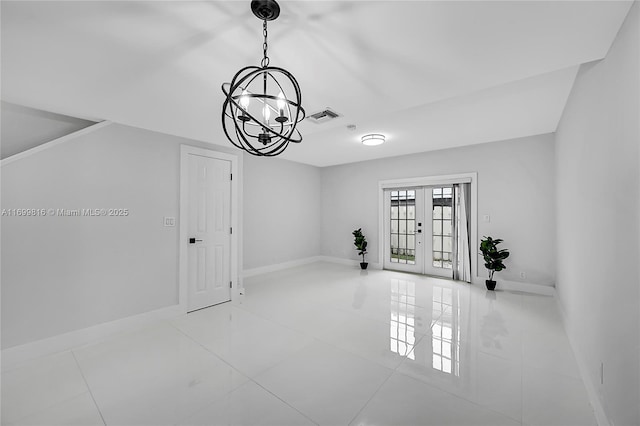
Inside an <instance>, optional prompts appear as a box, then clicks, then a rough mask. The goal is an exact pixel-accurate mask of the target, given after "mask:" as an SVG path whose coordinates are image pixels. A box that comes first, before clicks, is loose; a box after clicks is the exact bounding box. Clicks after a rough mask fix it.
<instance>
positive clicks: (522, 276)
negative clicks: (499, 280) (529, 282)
mask: <svg viewBox="0 0 640 426" xmlns="http://www.w3.org/2000/svg"><path fill="white" fill-rule="evenodd" d="M520 278H522V279H523V280H526V279H527V273H526V272H524V271H522V272H520Z"/></svg>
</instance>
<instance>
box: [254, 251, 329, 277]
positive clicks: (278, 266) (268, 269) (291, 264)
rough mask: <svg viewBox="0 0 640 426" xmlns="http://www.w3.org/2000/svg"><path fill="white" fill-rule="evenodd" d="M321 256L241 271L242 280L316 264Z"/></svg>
mask: <svg viewBox="0 0 640 426" xmlns="http://www.w3.org/2000/svg"><path fill="white" fill-rule="evenodd" d="M320 257H321V256H312V257H305V258H303V259H296V260H291V261H289V262H282V263H276V264H274V265H267V266H261V267H259V268H252V269H245V270H244V271H242V276H243V277H244V278H248V277H253V276H255V275H260V274H268V273H269V272H276V271H281V270H283V269H289V268H295V267H296V266H302V265H307V264H309V263H313V262H318V261H319V260H320Z"/></svg>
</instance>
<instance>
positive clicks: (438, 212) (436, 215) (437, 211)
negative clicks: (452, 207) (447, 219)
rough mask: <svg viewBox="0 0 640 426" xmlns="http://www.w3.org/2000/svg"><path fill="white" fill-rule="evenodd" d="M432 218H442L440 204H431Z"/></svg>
mask: <svg viewBox="0 0 640 426" xmlns="http://www.w3.org/2000/svg"><path fill="white" fill-rule="evenodd" d="M433 218H434V219H442V207H441V206H436V205H434V206H433Z"/></svg>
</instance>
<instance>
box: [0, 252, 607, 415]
mask: <svg viewBox="0 0 640 426" xmlns="http://www.w3.org/2000/svg"><path fill="white" fill-rule="evenodd" d="M245 288H246V290H245V296H244V297H242V298H241V299H240V300H235V301H234V302H232V303H227V304H224V305H220V306H216V307H212V308H209V309H205V310H202V311H198V312H195V313H193V314H189V315H185V316H182V317H179V318H176V319H174V320H172V321H168V322H163V323H159V324H156V325H154V326H153V327H149V328H147V329H144V330H138V331H136V332H132V333H128V334H123V335H119V336H116V337H113V338H110V339H107V340H104V341H101V342H98V343H95V344H92V345H89V346H85V347H82V348H77V349H75V350H73V351H68V352H64V353H60V354H56V355H53V356H49V357H46V358H43V359H39V360H36V361H31V362H28V363H25V364H24V365H21V366H17V367H15V368H12V369H10V370H7V371H3V373H2V424H3V425H4V424H29V425H33V424H46V425H52V424H78V425H93V424H97V425H102V424H107V425H141V424H145V425H164V424H180V425H183V424H184V425H192V424H194V425H195V424H198V425H249V424H270V425H307V424H308V425H313V424H322V425H348V424H353V425H448V424H449V425H475V424H482V425H520V424H524V425H590V424H595V419H594V416H593V413H592V410H591V408H590V406H589V403H588V401H587V396H586V392H585V389H584V386H583V384H582V381H581V379H580V377H579V375H578V370H577V368H576V363H575V360H574V357H573V354H572V352H571V348H570V346H569V343H568V341H567V338H566V336H565V334H564V331H563V329H562V327H561V325H560V318H559V314H558V312H557V309H556V305H555V301H554V300H553V298H550V297H543V296H537V295H530V294H524V293H512V292H487V291H486V290H484V289H483V288H480V287H479V286H470V285H468V284H463V283H456V282H452V281H447V280H441V279H435V278H428V277H423V276H418V275H410V274H403V273H396V272H390V271H375V270H374V271H366V272H365V271H360V270H358V269H355V268H352V267H348V266H343V265H336V264H331V263H316V264H312V265H307V266H304V267H299V268H294V269H289V270H286V271H280V272H275V273H271V274H265V275H261V276H256V277H252V278H250V279H247V280H246V282H245Z"/></svg>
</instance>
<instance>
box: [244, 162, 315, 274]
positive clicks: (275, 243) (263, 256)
mask: <svg viewBox="0 0 640 426" xmlns="http://www.w3.org/2000/svg"><path fill="white" fill-rule="evenodd" d="M243 179H244V180H243V185H244V188H243V193H244V197H243V205H244V221H243V225H244V227H243V241H244V269H245V270H248V269H254V268H260V267H264V266H270V265H277V264H280V263H285V262H290V261H295V260H299V259H304V258H307V257H313V256H318V255H319V254H320V241H321V239H322V235H321V233H320V213H321V209H320V202H321V199H320V185H321V181H320V169H319V168H317V167H313V166H308V165H304V164H299V163H294V162H292V161H287V160H281V159H278V158H264V157H255V156H252V155H249V154H245V156H244V176H243Z"/></svg>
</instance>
